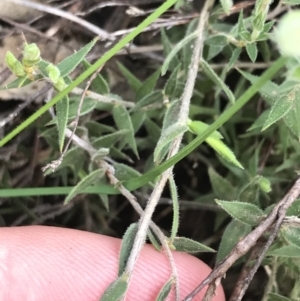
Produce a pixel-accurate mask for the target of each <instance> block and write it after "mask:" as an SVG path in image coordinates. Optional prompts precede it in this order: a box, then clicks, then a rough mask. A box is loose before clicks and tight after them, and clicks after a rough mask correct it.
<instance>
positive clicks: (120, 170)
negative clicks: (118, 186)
mask: <svg viewBox="0 0 300 301" xmlns="http://www.w3.org/2000/svg"><path fill="white" fill-rule="evenodd" d="M114 169H115V176H116V178H117V179H118V180H119V181H126V180H129V179H131V178H135V177H140V176H141V173H139V172H138V171H136V170H135V169H134V168H132V167H130V166H128V165H125V164H122V163H116V162H115V163H114Z"/></svg>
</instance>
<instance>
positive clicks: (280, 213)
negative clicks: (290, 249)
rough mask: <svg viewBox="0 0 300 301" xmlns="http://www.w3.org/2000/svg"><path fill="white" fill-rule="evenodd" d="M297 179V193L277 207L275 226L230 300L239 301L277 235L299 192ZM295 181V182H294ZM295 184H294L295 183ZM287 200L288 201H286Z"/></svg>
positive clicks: (299, 186)
mask: <svg viewBox="0 0 300 301" xmlns="http://www.w3.org/2000/svg"><path fill="white" fill-rule="evenodd" d="M298 181H299V184H298V187H297V189H298V191H297V192H298V193H297V195H296V196H295V198H294V199H291V202H290V204H289V205H288V206H287V204H283V206H282V207H280V208H279V210H278V218H277V221H276V222H275V227H274V228H273V229H272V232H271V234H270V236H269V238H268V240H267V242H266V244H265V245H264V247H263V249H262V252H261V253H260V255H259V257H258V259H257V261H256V263H255V265H254V266H253V267H252V269H251V271H250V273H249V276H248V277H247V281H245V283H244V286H243V288H242V290H241V292H240V295H239V296H238V298H236V299H234V300H232V301H241V300H242V298H243V296H244V294H245V292H246V289H247V288H248V286H249V284H250V282H251V280H252V279H253V277H254V275H255V273H256V271H257V269H258V268H259V266H260V264H261V262H262V261H263V259H264V257H265V255H266V253H267V251H268V249H269V248H270V246H271V245H272V243H273V241H274V240H275V238H276V236H277V233H278V231H279V229H280V226H281V224H282V222H283V220H284V218H285V214H286V212H287V210H288V208H289V206H290V205H292V203H293V202H294V201H295V200H296V198H297V197H298V196H299V194H300V179H299V180H298ZM296 183H297V182H296ZM295 185H296V184H295ZM287 202H288V201H287Z"/></svg>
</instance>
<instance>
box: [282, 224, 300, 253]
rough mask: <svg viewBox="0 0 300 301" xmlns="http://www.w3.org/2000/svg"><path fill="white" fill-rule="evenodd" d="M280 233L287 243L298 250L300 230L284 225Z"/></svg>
mask: <svg viewBox="0 0 300 301" xmlns="http://www.w3.org/2000/svg"><path fill="white" fill-rule="evenodd" d="M280 233H281V234H282V235H283V237H284V238H285V239H286V240H287V241H288V242H289V243H291V244H292V245H294V246H296V247H298V248H300V228H296V227H290V226H285V225H284V226H282V227H281V229H280Z"/></svg>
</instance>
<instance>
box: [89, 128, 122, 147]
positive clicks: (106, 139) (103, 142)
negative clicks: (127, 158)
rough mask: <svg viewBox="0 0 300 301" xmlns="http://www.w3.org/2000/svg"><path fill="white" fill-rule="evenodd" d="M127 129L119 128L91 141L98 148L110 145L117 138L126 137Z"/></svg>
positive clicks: (116, 140)
mask: <svg viewBox="0 0 300 301" xmlns="http://www.w3.org/2000/svg"><path fill="white" fill-rule="evenodd" d="M127 133H128V130H121V131H118V132H115V133H112V134H108V135H104V136H101V137H99V138H98V139H95V140H94V141H92V145H93V147H94V148H96V149H99V148H101V147H112V146H113V145H114V144H116V143H117V142H118V141H119V140H121V139H123V138H124V136H125V137H126V135H127Z"/></svg>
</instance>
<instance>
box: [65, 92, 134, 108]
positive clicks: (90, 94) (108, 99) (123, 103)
mask: <svg viewBox="0 0 300 301" xmlns="http://www.w3.org/2000/svg"><path fill="white" fill-rule="evenodd" d="M71 93H74V94H77V95H78V94H80V95H82V94H83V93H84V90H83V89H81V88H74V89H73V90H72V92H71ZM85 94H86V96H88V97H89V98H92V99H95V100H97V101H99V102H102V103H107V104H111V105H121V106H124V107H126V108H133V107H134V106H135V103H133V102H130V101H125V100H120V99H117V98H114V97H113V96H110V95H101V94H98V93H95V92H92V91H86V92H85Z"/></svg>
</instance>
